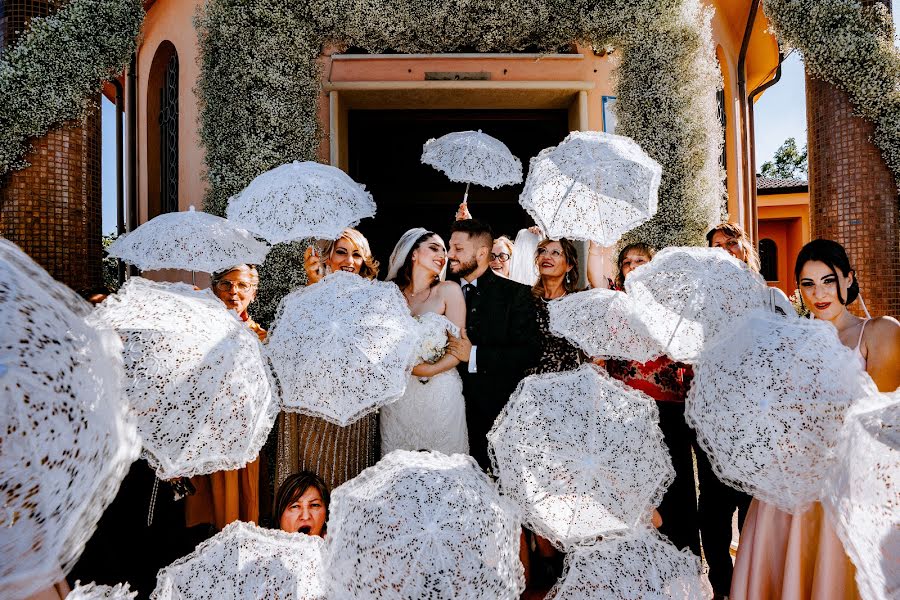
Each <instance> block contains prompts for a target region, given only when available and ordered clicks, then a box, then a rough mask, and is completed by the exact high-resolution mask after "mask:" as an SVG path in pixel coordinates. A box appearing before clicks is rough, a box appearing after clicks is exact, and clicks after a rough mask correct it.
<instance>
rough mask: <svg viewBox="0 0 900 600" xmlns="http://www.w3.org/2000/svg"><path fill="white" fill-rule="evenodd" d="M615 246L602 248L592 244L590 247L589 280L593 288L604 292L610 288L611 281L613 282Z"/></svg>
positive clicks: (588, 261)
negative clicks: (613, 251)
mask: <svg viewBox="0 0 900 600" xmlns="http://www.w3.org/2000/svg"><path fill="white" fill-rule="evenodd" d="M612 250H613V246H607V247H604V246H600V245H598V244H597V243H596V242H591V244H590V246H589V247H588V259H587V278H588V282H589V283H590V284H591V287H592V288H599V289H602V290H605V289H608V288H609V283H608V282H609V281H611V280H613V259H612Z"/></svg>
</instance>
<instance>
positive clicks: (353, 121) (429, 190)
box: [347, 110, 569, 277]
mask: <svg viewBox="0 0 900 600" xmlns="http://www.w3.org/2000/svg"><path fill="white" fill-rule="evenodd" d="M468 129H472V130H478V129H480V130H482V131H483V132H484V133H487V134H488V135H492V136H494V137H496V138H497V139H499V140H501V141H502V142H504V143H505V144H506V145H507V146H508V147H509V149H510V151H512V153H513V154H514V155H515V156H517V157H519V160H521V161H522V165H523V167H524V169H525V173H526V175H527V172H528V161H529V159H530V158H531V157H532V156H535V155H536V154H537V153H538V152H540V151H541V150H542V149H544V148H546V147H548V146H555V145H556V144H558V143H559V142H561V141H562V140H563V138H564V137H565V136H566V135H567V134H568V133H569V127H568V114H567V111H566V110H351V111H349V114H348V132H347V134H348V159H349V174H350V176H351V177H353V179H355V180H356V181H358V182H360V183H363V184H365V185H366V188H367V189H368V190H369V191H370V192H371V193H372V195H373V196H374V198H375V202H376V204H377V205H378V212H377V214H376V215H375V217H374V218H373V219H366V220H365V221H363V222H362V223H361V224H360V227H359V228H360V230H361V231H362V232H363V233H364V234H365V235H366V237H367V238H368V239H369V241H370V243H371V244H372V251H373V253H374V254H375V257H376V258H377V259H378V260H379V261H381V264H382V265H383V266H382V269H381V273H382V277H383V275H384V273H386V272H387V261H388V258H389V257H390V254H391V250H393V248H394V244H395V243H396V242H397V240H398V239H400V236H401V235H402V234H403V232H404V231H406V230H407V229H410V228H412V227H425V228H426V229H430V230H432V231H435V232H437V233H438V234H440V235H441V236H442V237H443V238H444V240H445V241H446V240H447V237H448V236H449V230H450V224H451V222H452V221H453V217H454V215H455V213H456V209H457V207H458V206H459V203H460V202H461V201H462V198H463V192H464V191H465V187H466V186H465V184H460V183H454V182H452V181H450V180H448V179H447V178H446V176H444V174H443V173H441V172H440V171H437V170H436V169H434V168H432V167H430V166H428V165H423V164H422V162H421V160H420V158H421V156H422V145H423V144H424V143H425V142H426V141H427V140H428V139H429V138H436V137H440V136H442V135H444V134H447V133H450V132H452V131H463V130H468ZM521 191H522V185H521V184H520V185H517V186H506V187H503V188H499V189H497V190H491V189H489V188H483V187H477V186H472V187H471V189H470V191H469V209H470V210H471V211H472V215H473V216H474V217H475V218H477V219H480V220H483V221H485V222H487V223H489V224H490V225H491V227H493V229H494V232H495V234H496V235H500V234H506V235H509V236H512V237H515V234H516V232H517V231H518V230H519V229H521V228H523V227H528V226H530V225H533V224H534V222H533V221H532V219H531V217H529V216H528V214H527V213H526V212H525V211H524V210H523V209H522V208H521V207H520V206H519V202H518V200H519V193H520V192H521Z"/></svg>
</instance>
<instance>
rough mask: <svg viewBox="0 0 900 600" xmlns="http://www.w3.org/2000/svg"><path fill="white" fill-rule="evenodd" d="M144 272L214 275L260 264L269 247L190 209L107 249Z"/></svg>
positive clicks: (154, 222)
mask: <svg viewBox="0 0 900 600" xmlns="http://www.w3.org/2000/svg"><path fill="white" fill-rule="evenodd" d="M108 253H109V255H110V256H113V257H116V258H121V259H122V260H124V261H125V262H127V263H130V264H132V265H135V266H136V267H138V268H139V269H142V270H144V271H153V270H156V269H186V270H188V271H202V272H204V273H215V272H217V271H221V270H223V269H227V268H229V267H233V266H235V265H240V264H253V265H258V264H261V263H262V262H263V261H264V260H265V259H266V254H268V253H269V246H268V244H266V243H264V242H260V241H258V240H257V239H256V238H254V237H253V236H252V235H251V234H250V232H248V231H247V230H246V229H241V228H240V227H237V226H236V225H234V224H233V223H231V222H229V221H228V220H226V219H223V218H222V217H217V216H215V215H211V214H209V213H205V212H199V211H196V210H194V207H193V206H191V208H190V210H187V211H183V212H173V213H166V214H163V215H159V216H158V217H155V218H153V219H150V220H149V221H147V222H146V223H144V224H143V225H141V226H140V227H138V228H137V229H135V230H134V231H132V232H131V233H127V234H125V235H123V236H120V237H119V238H118V239H117V240H116V241H115V242H113V243H112V245H111V246H110V247H109V249H108Z"/></svg>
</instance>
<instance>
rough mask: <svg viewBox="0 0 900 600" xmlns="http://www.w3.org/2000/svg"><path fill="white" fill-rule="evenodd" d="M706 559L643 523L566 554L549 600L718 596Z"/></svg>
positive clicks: (671, 599) (662, 599) (663, 599)
mask: <svg viewBox="0 0 900 600" xmlns="http://www.w3.org/2000/svg"><path fill="white" fill-rule="evenodd" d="M712 595H713V592H712V587H710V585H709V581H708V580H707V579H706V577H705V576H704V575H703V573H702V571H701V567H700V559H699V558H698V557H697V556H696V555H694V554H692V553H691V551H690V550H688V549H687V548H685V549H684V550H680V551H679V550H678V549H677V548H676V547H675V546H673V545H672V543H671V542H669V541H668V540H665V539H663V538H662V537H661V536H660V535H659V534H658V533H657V532H656V531H655V530H652V529H647V528H640V529H636V530H634V531H632V532H631V533H629V534H628V536H627V537H625V538H611V539H606V540H603V541H601V542H598V543H597V544H595V545H593V546H585V547H578V548H575V549H574V551H573V552H570V553H569V554H567V555H566V560H565V568H564V570H563V575H562V577H560V579H559V581H557V583H556V585H555V586H554V587H553V589H552V590H550V593H549V594H547V600H595V599H596V600H607V599H608V598H628V599H634V600H637V599H640V600H700V599H702V598H712Z"/></svg>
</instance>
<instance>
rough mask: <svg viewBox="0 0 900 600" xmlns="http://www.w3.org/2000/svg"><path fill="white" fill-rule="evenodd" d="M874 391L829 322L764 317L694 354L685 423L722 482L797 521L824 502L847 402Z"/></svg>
mask: <svg viewBox="0 0 900 600" xmlns="http://www.w3.org/2000/svg"><path fill="white" fill-rule="evenodd" d="M874 393H875V389H874V384H873V383H872V380H871V379H870V378H869V377H868V376H867V375H866V374H865V373H864V372H863V370H862V368H861V367H860V365H859V361H858V360H857V358H856V356H855V354H854V353H853V352H852V351H851V350H850V349H848V348H846V347H845V346H844V345H843V344H841V342H840V340H839V339H838V336H837V333H836V330H835V329H834V327H833V326H832V325H831V324H829V323H825V322H822V321H815V320H807V319H785V318H784V317H781V316H779V315H777V314H775V313H773V312H771V311H768V310H765V309H760V310H756V311H754V312H752V313H750V314H749V315H748V316H746V317H745V318H744V319H743V320H741V321H740V322H738V323H735V324H734V326H733V327H732V328H731V329H730V330H728V331H726V332H723V334H722V335H720V336H719V337H718V338H716V340H715V341H714V343H713V344H711V345H710V346H709V347H707V348H706V349H705V350H704V351H703V354H701V355H700V360H699V361H698V362H697V364H696V365H695V366H694V381H693V384H692V385H691V390H690V392H689V393H688V397H687V404H686V408H685V418H686V419H687V422H688V423H689V424H690V425H691V427H693V428H694V429H695V430H696V432H697V439H698V441H699V442H700V445H701V446H703V449H704V450H706V453H707V455H708V456H709V459H710V462H711V463H712V466H713V469H714V470H715V472H716V475H717V476H718V477H719V478H720V479H721V480H723V481H724V482H726V483H728V484H730V485H732V486H734V487H736V488H738V489H740V490H743V491H745V492H747V493H748V494H751V495H752V496H754V497H756V498H759V499H760V500H765V501H766V502H768V503H770V504H774V505H775V506H777V507H778V508H779V509H781V510H783V511H786V512H794V513H799V512H801V511H803V510H804V509H805V508H806V507H807V506H808V504H809V503H810V502H812V501H814V500H818V499H819V498H820V497H821V493H822V485H823V482H824V477H825V475H826V473H827V472H828V470H829V468H831V466H832V464H833V462H834V460H835V445H836V444H837V441H838V433H839V432H840V429H841V426H842V424H843V421H844V415H845V413H846V412H847V409H848V408H849V407H850V405H851V402H853V401H854V400H858V399H861V398H865V397H866V396H869V395H872V394H874Z"/></svg>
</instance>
